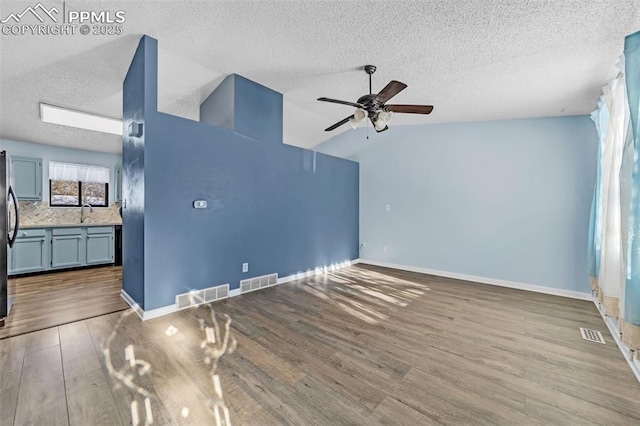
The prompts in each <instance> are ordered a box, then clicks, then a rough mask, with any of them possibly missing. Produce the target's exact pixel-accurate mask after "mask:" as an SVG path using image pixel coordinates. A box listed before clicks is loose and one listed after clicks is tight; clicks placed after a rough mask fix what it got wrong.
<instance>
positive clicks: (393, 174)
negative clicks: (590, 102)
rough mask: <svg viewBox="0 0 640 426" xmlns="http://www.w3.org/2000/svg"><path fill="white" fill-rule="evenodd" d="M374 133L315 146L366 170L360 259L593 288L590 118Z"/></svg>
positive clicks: (362, 176) (592, 134)
mask: <svg viewBox="0 0 640 426" xmlns="http://www.w3.org/2000/svg"><path fill="white" fill-rule="evenodd" d="M370 138H371V139H369V140H366V139H365V133H364V129H358V130H357V131H348V132H346V133H343V134H341V135H339V136H337V137H336V138H334V139H331V140H329V141H327V142H325V143H324V144H322V145H320V146H318V147H316V149H318V150H319V151H321V152H328V153H331V154H334V155H341V156H346V157H348V158H351V159H353V160H356V161H358V162H359V163H360V239H361V241H363V242H366V244H367V246H366V248H364V249H363V250H362V251H361V253H360V257H361V258H366V259H373V260H377V261H381V262H388V263H394V264H401V265H410V266H414V267H421V268H426V269H433V270H438V271H444V272H452V273H458V274H467V275H474V276H478V277H484V278H493V279H500V280H508V281H513V282H518V283H525V284H533V285H539V286H545V287H553V288H556V289H564V290H572V291H580V292H589V291H590V288H591V287H590V284H589V279H588V276H587V272H588V271H587V234H588V223H589V210H590V205H591V197H592V194H593V185H594V179H595V155H596V141H597V136H596V132H595V129H594V126H593V124H592V122H591V120H590V119H589V118H588V117H586V116H578V117H564V118H538V119H522V120H508V121H492V122H476V123H461V124H435V125H419V126H395V127H391V128H390V130H389V131H387V132H384V133H380V134H373V135H370ZM387 204H389V205H390V211H388V212H387V211H386V205H387ZM384 247H387V252H384Z"/></svg>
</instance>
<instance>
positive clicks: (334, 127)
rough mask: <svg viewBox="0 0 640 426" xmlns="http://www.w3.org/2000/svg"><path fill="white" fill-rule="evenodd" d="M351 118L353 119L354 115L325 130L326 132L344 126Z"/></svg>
mask: <svg viewBox="0 0 640 426" xmlns="http://www.w3.org/2000/svg"><path fill="white" fill-rule="evenodd" d="M351 118H353V115H350V116H348V117H347V118H344V119H342V120H340V121H338V122H337V123H336V124H334V125H333V126H329V127H327V128H326V129H324V131H325V132H330V131H332V130H333V129H336V128H338V127H340V126H342V125H343V124H345V123H347V122H348V121H349V120H350V119H351Z"/></svg>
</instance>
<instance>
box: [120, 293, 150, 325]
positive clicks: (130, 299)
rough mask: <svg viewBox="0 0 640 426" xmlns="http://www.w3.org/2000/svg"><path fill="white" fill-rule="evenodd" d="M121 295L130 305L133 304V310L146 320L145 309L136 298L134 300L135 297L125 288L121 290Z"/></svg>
mask: <svg viewBox="0 0 640 426" xmlns="http://www.w3.org/2000/svg"><path fill="white" fill-rule="evenodd" d="M120 296H122V298H123V299H124V301H125V302H127V304H128V305H129V306H131V309H133V311H134V312H135V313H136V314H138V316H139V317H140V319H141V320H144V311H143V310H142V308H141V307H140V305H138V303H137V302H136V301H135V300H133V297H131V296H129V293H127V292H126V291H124V289H122V290H120Z"/></svg>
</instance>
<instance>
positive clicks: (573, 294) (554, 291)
mask: <svg viewBox="0 0 640 426" xmlns="http://www.w3.org/2000/svg"><path fill="white" fill-rule="evenodd" d="M359 262H360V263H364V264H367V265H374V266H382V267H384V268H391V269H400V270H403V271H409V272H418V273H421V274H428V275H436V276H439V277H446V278H455V279H458V280H464V281H474V282H478V283H482V284H491V285H496V286H500V287H509V288H516V289H518V290H526V291H533V292H535V293H544V294H551V295H554V296H562V297H569V298H571V299H580V300H592V299H593V297H592V296H591V293H582V292H579V291H570V290H562V289H558V288H552V287H544V286H539V285H533V284H524V283H518V282H514V281H506V280H499V279H495V278H486V277H477V276H475V275H465V274H458V273H456V272H446V271H437V270H435V269H427V268H420V267H416V266H409V265H399V264H395V263H386V262H379V261H377V260H370V259H359Z"/></svg>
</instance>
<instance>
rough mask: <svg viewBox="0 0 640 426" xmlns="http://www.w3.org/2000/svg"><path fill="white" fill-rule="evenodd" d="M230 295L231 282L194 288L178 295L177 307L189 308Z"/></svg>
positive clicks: (178, 308)
mask: <svg viewBox="0 0 640 426" xmlns="http://www.w3.org/2000/svg"><path fill="white" fill-rule="evenodd" d="M227 297H229V284H225V285H219V286H217V287H209V288H205V289H202V290H193V291H190V292H189V293H183V294H179V295H177V296H176V309H177V310H180V309H184V308H189V307H191V306H198V305H202V304H203V303H209V302H213V301H214V300H220V299H226V298H227Z"/></svg>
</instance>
